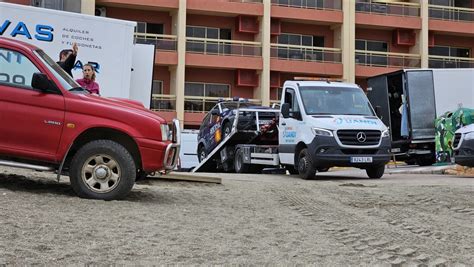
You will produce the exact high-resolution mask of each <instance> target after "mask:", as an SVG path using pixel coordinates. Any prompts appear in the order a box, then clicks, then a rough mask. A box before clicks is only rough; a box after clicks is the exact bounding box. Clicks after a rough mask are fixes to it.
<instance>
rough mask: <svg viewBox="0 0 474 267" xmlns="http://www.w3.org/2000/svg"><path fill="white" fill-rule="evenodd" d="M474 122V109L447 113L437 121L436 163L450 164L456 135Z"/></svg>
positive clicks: (461, 109)
mask: <svg viewBox="0 0 474 267" xmlns="http://www.w3.org/2000/svg"><path fill="white" fill-rule="evenodd" d="M473 122H474V109H469V108H459V109H458V110H456V111H455V112H446V113H444V114H443V115H441V116H440V117H438V118H437V119H436V120H435V128H436V129H435V145H436V161H437V162H450V161H451V158H452V156H453V147H452V143H453V138H454V133H455V132H456V130H458V129H459V128H461V127H463V126H466V125H469V124H471V123H473Z"/></svg>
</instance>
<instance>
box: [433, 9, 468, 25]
mask: <svg viewBox="0 0 474 267" xmlns="http://www.w3.org/2000/svg"><path fill="white" fill-rule="evenodd" d="M429 14H430V18H432V19H440V20H454V21H471V22H472V21H474V9H472V8H461V7H450V6H436V5H429Z"/></svg>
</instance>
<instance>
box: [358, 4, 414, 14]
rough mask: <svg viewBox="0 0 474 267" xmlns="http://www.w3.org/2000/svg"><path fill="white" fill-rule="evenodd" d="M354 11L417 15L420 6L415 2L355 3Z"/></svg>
mask: <svg viewBox="0 0 474 267" xmlns="http://www.w3.org/2000/svg"><path fill="white" fill-rule="evenodd" d="M355 5H356V12H361V13H372V14H379V15H389V16H405V17H407V16H408V17H419V16H420V6H419V5H418V4H415V3H356V4H355Z"/></svg>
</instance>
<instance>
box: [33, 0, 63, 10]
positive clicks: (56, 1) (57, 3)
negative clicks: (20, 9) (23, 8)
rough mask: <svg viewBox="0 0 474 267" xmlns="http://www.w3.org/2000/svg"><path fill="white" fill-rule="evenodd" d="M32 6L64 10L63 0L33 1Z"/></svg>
mask: <svg viewBox="0 0 474 267" xmlns="http://www.w3.org/2000/svg"><path fill="white" fill-rule="evenodd" d="M31 5H32V6H35V7H43V8H48V9H55V10H64V1H63V0H32V1H31Z"/></svg>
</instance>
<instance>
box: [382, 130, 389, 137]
mask: <svg viewBox="0 0 474 267" xmlns="http://www.w3.org/2000/svg"><path fill="white" fill-rule="evenodd" d="M384 137H390V131H389V130H388V129H387V130H385V131H383V132H382V138H384Z"/></svg>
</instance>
